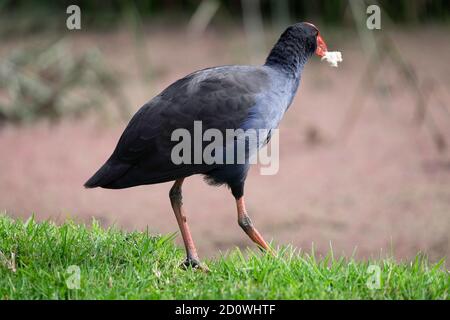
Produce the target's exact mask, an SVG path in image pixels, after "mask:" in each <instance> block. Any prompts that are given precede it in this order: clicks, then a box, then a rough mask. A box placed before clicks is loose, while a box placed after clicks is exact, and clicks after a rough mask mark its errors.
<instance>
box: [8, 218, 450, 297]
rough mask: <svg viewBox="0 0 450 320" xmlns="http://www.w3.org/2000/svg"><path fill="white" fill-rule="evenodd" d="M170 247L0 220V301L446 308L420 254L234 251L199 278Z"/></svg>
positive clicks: (77, 228)
mask: <svg viewBox="0 0 450 320" xmlns="http://www.w3.org/2000/svg"><path fill="white" fill-rule="evenodd" d="M172 238H173V236H151V235H149V234H147V233H145V232H143V233H142V232H133V233H125V232H122V231H119V230H115V229H108V230H105V229H102V228H101V227H100V226H99V225H98V223H96V222H93V223H92V225H91V226H89V227H86V226H83V225H77V224H74V223H71V222H67V223H65V224H64V225H62V226H56V225H54V224H53V223H51V222H42V223H36V222H35V221H34V220H33V219H29V220H27V221H26V222H22V221H15V220H12V219H10V218H8V217H6V216H1V215H0V298H2V299H322V298H324V299H347V298H352V299H449V297H448V290H449V286H450V280H449V272H448V270H445V268H444V263H443V261H441V263H438V264H435V265H431V264H429V263H428V262H427V261H426V259H425V258H424V257H423V256H420V255H419V256H418V257H417V258H416V259H415V261H413V262H410V263H396V262H394V261H393V260H382V261H371V262H358V261H354V260H352V259H344V258H340V259H335V258H334V257H333V254H332V253H330V254H328V256H326V257H323V258H321V259H316V258H315V257H314V254H305V253H298V252H296V251H295V250H293V249H292V248H282V249H280V250H279V251H278V257H272V256H268V255H264V254H261V253H259V252H258V253H249V254H248V255H245V256H246V257H244V255H243V254H242V253H241V252H240V251H238V250H236V251H233V252H231V253H230V254H227V255H225V256H223V257H222V258H220V259H217V260H213V261H205V262H206V264H207V265H208V266H209V268H210V269H211V272H210V273H208V274H205V273H203V272H200V271H196V270H187V271H183V270H181V269H180V268H179V265H180V263H181V262H182V260H183V255H184V254H183V251H182V250H181V249H180V248H177V247H175V246H174V244H173V242H172ZM370 265H374V266H375V267H369V266H370ZM378 267H379V268H380V269H379V270H380V271H381V272H380V273H379V274H380V277H379V279H380V282H379V288H378V289H376V288H375V289H374V288H373V287H377V279H378V278H377V277H376V274H377V269H378ZM78 271H79V273H78ZM371 271H373V272H374V273H371ZM78 275H79V277H78ZM368 284H369V285H368ZM77 287H79V288H78V289H77ZM370 287H372V289H371V288H370Z"/></svg>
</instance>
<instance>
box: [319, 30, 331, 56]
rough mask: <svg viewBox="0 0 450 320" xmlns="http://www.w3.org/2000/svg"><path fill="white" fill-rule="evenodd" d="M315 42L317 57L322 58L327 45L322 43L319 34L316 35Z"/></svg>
mask: <svg viewBox="0 0 450 320" xmlns="http://www.w3.org/2000/svg"><path fill="white" fill-rule="evenodd" d="M316 41H317V49H316V54H317V55H318V56H319V57H323V56H324V55H325V52H327V51H328V49H327V45H326V44H325V41H323V39H322V37H321V36H320V34H318V35H317V38H316Z"/></svg>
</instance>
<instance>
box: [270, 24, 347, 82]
mask: <svg viewBox="0 0 450 320" xmlns="http://www.w3.org/2000/svg"><path fill="white" fill-rule="evenodd" d="M314 53H315V54H317V55H318V56H319V57H321V58H322V60H327V61H328V62H329V63H330V64H332V65H333V66H335V67H337V63H338V62H341V61H342V55H341V53H340V52H329V51H328V49H327V45H326V44H325V41H324V40H323V38H322V36H321V35H320V32H319V30H318V29H317V27H316V26H314V25H313V24H312V23H309V22H300V23H296V24H293V25H291V26H289V27H288V28H287V29H286V30H285V31H284V32H283V34H282V35H281V36H280V38H279V39H278V42H277V43H276V44H275V46H274V47H273V48H272V50H271V52H270V54H269V56H268V57H267V60H266V65H272V66H277V67H278V68H281V69H283V70H287V71H288V72H291V73H294V74H295V75H296V76H298V75H299V74H300V72H301V70H302V69H303V66H304V65H305V63H306V62H307V60H308V58H309V57H311V56H312V55H313V54H314Z"/></svg>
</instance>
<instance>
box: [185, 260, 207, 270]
mask: <svg viewBox="0 0 450 320" xmlns="http://www.w3.org/2000/svg"><path fill="white" fill-rule="evenodd" d="M181 268H183V269H184V270H187V269H189V268H192V269H197V270H200V271H203V272H209V271H210V270H209V269H208V267H207V266H206V265H204V264H202V263H200V261H198V260H197V259H192V258H186V260H185V261H184V262H183V263H182V264H181Z"/></svg>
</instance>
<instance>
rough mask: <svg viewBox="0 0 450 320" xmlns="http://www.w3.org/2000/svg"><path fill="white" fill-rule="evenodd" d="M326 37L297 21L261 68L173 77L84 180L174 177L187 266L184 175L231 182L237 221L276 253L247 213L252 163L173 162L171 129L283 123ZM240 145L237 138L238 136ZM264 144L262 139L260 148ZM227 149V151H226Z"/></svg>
mask: <svg viewBox="0 0 450 320" xmlns="http://www.w3.org/2000/svg"><path fill="white" fill-rule="evenodd" d="M326 52H327V48H326V45H325V42H324V41H323V40H322V38H321V36H320V35H319V31H318V29H317V28H316V27H315V26H314V25H312V24H310V23H305V22H304V23H297V24H294V25H292V26H290V27H288V28H287V29H286V30H285V31H284V32H283V34H282V35H281V36H280V38H279V40H278V42H277V43H276V44H275V46H274V47H273V49H272V50H271V52H270V54H269V56H268V57H267V60H266V62H265V64H264V65H262V66H238V65H232V66H221V67H214V68H208V69H204V70H200V71H196V72H194V73H191V74H189V75H187V76H186V77H184V78H182V79H180V80H178V81H176V82H175V83H173V84H171V85H170V86H169V87H168V88H166V89H165V90H164V91H163V92H161V93H160V94H159V95H157V96H156V97H154V98H153V99H151V100H150V101H149V102H147V103H146V104H144V105H143V106H142V107H141V108H140V109H139V111H138V112H137V113H136V114H135V115H134V116H133V118H132V119H131V121H130V122H129V124H128V126H127V127H126V129H125V131H124V132H123V134H122V136H121V137H120V140H119V142H118V144H117V146H116V148H115V150H114V152H113V153H112V155H111V156H110V158H109V159H108V161H106V163H105V164H104V165H103V166H102V167H101V168H100V169H99V170H98V171H97V172H96V173H95V174H94V175H93V176H92V177H91V178H90V179H89V180H88V181H87V182H86V183H85V187H86V188H95V187H102V188H108V189H121V188H129V187H133V186H138V185H146V184H154V183H161V182H167V181H175V183H174V185H173V186H172V188H171V189H170V192H169V197H170V202H171V204H172V208H173V211H174V213H175V216H176V219H177V222H178V225H179V228H180V230H181V234H182V237H183V241H184V245H185V248H186V254H187V258H186V261H185V262H184V265H185V266H192V267H199V268H203V266H202V265H200V262H199V258H198V255H197V250H196V248H195V246H194V242H193V240H192V236H191V233H190V231H189V227H188V224H187V222H186V214H185V210H184V207H183V204H182V193H181V187H182V184H183V181H184V179H185V178H186V177H189V176H191V175H194V174H202V175H204V176H205V178H206V180H207V182H208V183H210V184H213V185H223V184H225V185H227V186H228V187H229V188H230V189H231V192H232V194H233V196H234V198H235V199H236V205H237V214H238V223H239V226H241V227H242V229H243V230H244V231H245V233H246V234H247V235H248V236H249V237H250V238H251V239H252V240H253V241H254V242H255V243H256V244H257V245H259V246H260V247H261V248H263V249H265V250H267V251H271V249H270V247H269V246H268V244H267V243H266V241H264V239H263V237H262V236H261V234H260V233H259V232H258V231H257V230H256V229H255V227H254V226H253V224H252V221H251V220H250V218H249V216H248V215H247V211H246V209H245V204H244V196H243V195H244V183H245V179H246V176H247V173H248V169H249V166H250V164H249V162H248V161H247V160H248V157H247V158H246V161H245V162H244V163H212V164H211V163H205V162H201V163H195V164H191V163H181V164H179V163H178V164H176V163H174V161H172V159H171V156H172V149H173V147H174V145H175V144H176V142H175V141H172V138H171V136H172V133H173V132H174V130H176V129H179V128H184V129H186V130H188V132H192V131H193V128H194V121H201V122H202V126H203V130H206V129H210V128H214V129H217V130H219V131H220V132H224V131H225V130H227V129H244V130H245V129H266V130H267V131H266V132H267V134H266V136H265V137H258V141H266V142H267V141H268V139H270V130H272V129H275V128H277V127H278V124H279V122H280V121H281V119H282V117H283V115H284V113H285V112H286V110H287V109H288V107H289V105H290V104H291V102H292V100H293V98H294V95H295V93H296V91H297V89H298V86H299V82H300V76H301V72H302V70H303V67H304V65H305V63H306V62H307V60H308V58H309V57H311V56H312V55H313V54H314V53H316V54H317V55H319V56H321V57H322V56H324V55H325V53H326ZM233 143H235V144H237V140H236V139H235V140H234V142H233ZM261 145H263V143H257V148H259V147H261ZM226 150H228V149H226Z"/></svg>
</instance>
